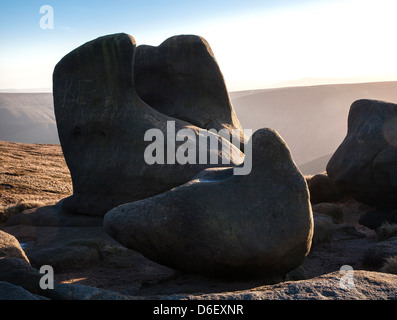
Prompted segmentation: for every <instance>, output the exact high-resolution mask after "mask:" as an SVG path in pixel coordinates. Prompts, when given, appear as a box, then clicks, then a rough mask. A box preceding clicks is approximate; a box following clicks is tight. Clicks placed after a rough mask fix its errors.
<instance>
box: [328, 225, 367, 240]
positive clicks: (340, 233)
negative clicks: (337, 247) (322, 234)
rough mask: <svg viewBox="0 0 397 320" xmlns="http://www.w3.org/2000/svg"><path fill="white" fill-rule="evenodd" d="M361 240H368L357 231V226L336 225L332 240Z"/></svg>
mask: <svg viewBox="0 0 397 320" xmlns="http://www.w3.org/2000/svg"><path fill="white" fill-rule="evenodd" d="M360 238H366V235H365V234H364V233H362V232H359V231H357V229H356V228H355V226H352V225H348V224H347V225H346V224H343V225H334V232H333V236H332V240H334V241H335V240H337V241H340V240H350V239H360Z"/></svg>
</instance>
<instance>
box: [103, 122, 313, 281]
mask: <svg viewBox="0 0 397 320" xmlns="http://www.w3.org/2000/svg"><path fill="white" fill-rule="evenodd" d="M252 149H253V154H252V171H251V173H250V174H249V175H241V176H238V175H233V169H232V168H229V169H227V168H218V169H208V170H204V171H203V172H201V173H200V174H199V175H197V176H196V177H195V178H194V179H192V180H191V181H190V182H188V183H186V184H185V185H183V186H180V187H177V188H174V189H172V190H170V191H168V192H165V193H163V194H160V195H157V196H155V197H152V198H148V199H145V200H141V201H137V202H134V203H129V204H125V205H121V206H119V207H116V208H114V209H113V210H111V211H109V212H108V213H107V214H106V215H105V218H104V228H105V231H107V232H108V233H109V234H110V235H111V236H112V237H114V238H115V239H116V240H117V241H119V242H120V243H121V244H123V245H125V246H126V247H128V248H133V249H135V250H137V251H138V252H140V253H142V254H143V255H144V256H146V257H148V258H149V259H151V260H153V261H155V262H157V263H160V264H163V265H166V266H168V267H172V268H175V269H179V270H184V271H190V272H197V273H203V274H209V275H214V276H221V277H258V276H262V277H269V276H280V275H284V274H285V273H287V272H289V271H291V270H292V269H294V268H296V267H297V266H299V265H300V264H301V263H302V262H303V260H304V258H305V257H306V255H307V254H308V252H309V250H310V245H311V239H312V234H313V218H312V212H311V206H310V201H309V195H308V190H307V184H306V181H305V179H304V177H303V176H302V175H301V173H300V171H299V170H298V169H297V168H296V166H295V164H294V162H293V160H292V158H291V154H290V152H289V149H288V147H287V146H286V144H285V142H284V141H283V140H282V139H281V137H280V136H279V135H278V134H277V133H276V132H275V131H273V130H270V129H261V130H258V131H256V132H255V133H254V135H253V136H252Z"/></svg>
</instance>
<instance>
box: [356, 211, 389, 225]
mask: <svg viewBox="0 0 397 320" xmlns="http://www.w3.org/2000/svg"><path fill="white" fill-rule="evenodd" d="M358 222H359V223H360V224H362V225H363V226H366V227H367V228H370V229H373V230H376V229H378V228H379V227H380V226H381V225H382V224H383V223H385V222H387V223H390V224H397V210H376V211H370V212H366V213H364V214H363V215H361V217H360V219H359V220H358Z"/></svg>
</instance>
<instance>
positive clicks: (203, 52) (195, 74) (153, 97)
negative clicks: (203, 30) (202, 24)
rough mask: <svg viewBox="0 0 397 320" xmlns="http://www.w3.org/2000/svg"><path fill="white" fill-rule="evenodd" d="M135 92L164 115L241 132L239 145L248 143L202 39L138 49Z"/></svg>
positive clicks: (178, 38) (185, 38)
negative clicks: (245, 141)
mask: <svg viewBox="0 0 397 320" xmlns="http://www.w3.org/2000/svg"><path fill="white" fill-rule="evenodd" d="M135 86H136V91H137V92H138V95H139V96H140V97H141V98H142V99H143V100H144V101H145V102H146V103H147V104H148V105H150V106H151V107H153V108H155V109H156V110H158V111H160V112H161V113H163V114H166V115H169V116H172V117H175V118H178V119H181V120H185V121H187V122H190V123H192V124H194V125H196V126H198V127H200V128H205V129H216V130H217V131H219V130H221V129H227V130H228V131H229V132H230V133H231V131H232V130H233V129H238V131H239V134H238V137H237V138H236V140H237V141H240V139H241V142H243V143H244V134H243V130H242V127H241V125H240V122H239V120H238V119H237V116H236V114H235V112H234V108H233V106H232V104H231V102H230V99H229V94H228V92H227V89H226V85H225V81H224V79H223V75H222V73H221V70H220V69H219V66H218V63H217V61H216V59H215V56H214V54H213V52H212V50H211V47H210V45H209V44H208V42H207V41H206V40H205V39H203V38H202V37H199V36H195V35H180V36H175V37H171V38H169V39H167V40H165V41H164V42H163V43H162V44H161V45H159V46H158V47H152V46H147V45H141V46H138V47H137V54H136V57H135ZM237 147H240V146H239V145H237Z"/></svg>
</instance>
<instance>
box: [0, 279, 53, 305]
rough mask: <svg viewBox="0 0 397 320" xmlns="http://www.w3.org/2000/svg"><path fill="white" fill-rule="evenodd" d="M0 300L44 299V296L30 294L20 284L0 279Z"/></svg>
mask: <svg viewBox="0 0 397 320" xmlns="http://www.w3.org/2000/svg"><path fill="white" fill-rule="evenodd" d="M0 300H2V301H4V300H46V298H44V297H40V296H37V295H34V294H31V293H30V292H29V291H27V290H25V289H24V288H22V287H20V286H16V285H13V284H11V283H9V282H4V281H0Z"/></svg>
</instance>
